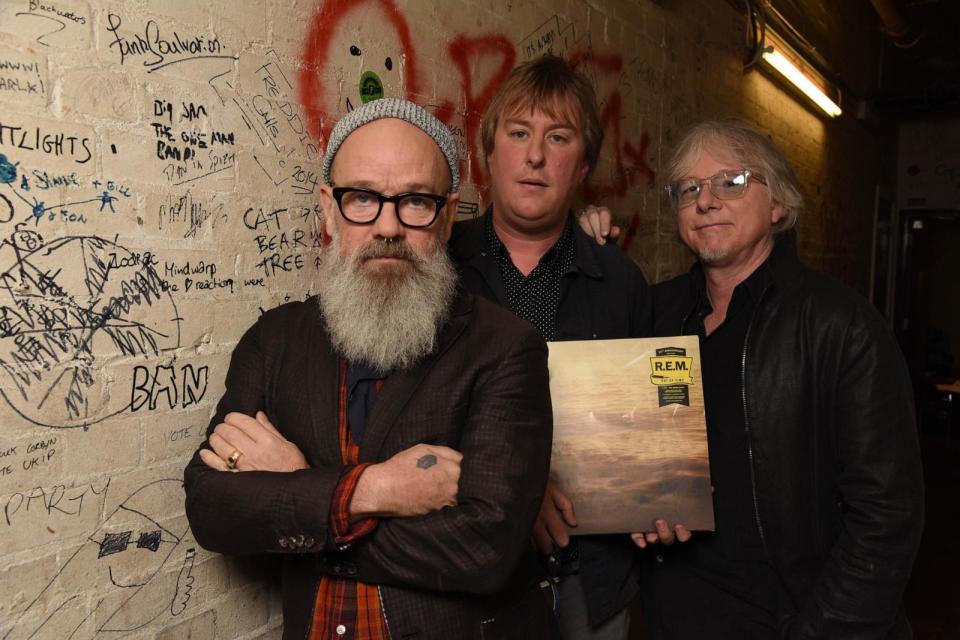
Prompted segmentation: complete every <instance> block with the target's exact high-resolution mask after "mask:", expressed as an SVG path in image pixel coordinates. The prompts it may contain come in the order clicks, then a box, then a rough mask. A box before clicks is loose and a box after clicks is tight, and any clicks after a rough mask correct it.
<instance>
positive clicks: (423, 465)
mask: <svg viewBox="0 0 960 640" xmlns="http://www.w3.org/2000/svg"><path fill="white" fill-rule="evenodd" d="M435 464H437V456H435V455H433V454H432V453H428V454H427V455H425V456H420V457H419V458H417V468H418V469H429V468H430V467H432V466H433V465H435Z"/></svg>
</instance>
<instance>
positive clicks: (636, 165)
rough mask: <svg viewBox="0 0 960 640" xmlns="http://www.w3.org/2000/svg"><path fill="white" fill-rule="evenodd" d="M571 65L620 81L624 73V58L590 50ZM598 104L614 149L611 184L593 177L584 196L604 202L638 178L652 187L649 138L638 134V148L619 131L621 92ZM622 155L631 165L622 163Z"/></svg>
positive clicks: (653, 173)
mask: <svg viewBox="0 0 960 640" xmlns="http://www.w3.org/2000/svg"><path fill="white" fill-rule="evenodd" d="M570 63H571V64H573V65H575V66H578V67H579V66H581V65H582V66H584V67H589V68H590V69H591V70H593V71H595V72H596V75H597V76H601V75H602V76H615V77H616V79H619V76H620V74H621V73H622V72H623V58H622V57H621V56H620V55H619V54H616V53H611V54H599V55H598V54H595V53H592V52H589V51H578V52H576V53H574V54H572V55H571V56H570ZM598 97H600V96H598ZM601 104H602V105H603V106H602V107H601V109H600V124H601V126H602V127H603V131H604V136H605V138H606V142H607V149H612V150H613V154H614V168H613V176H612V180H611V182H609V183H600V182H598V181H597V180H596V176H594V179H592V180H591V181H590V182H588V183H587V184H586V186H585V187H584V197H585V198H586V199H587V200H589V201H591V202H605V201H608V200H609V199H611V198H614V197H621V196H624V195H626V193H627V189H628V188H630V187H632V186H634V185H635V184H636V183H637V180H638V179H639V178H640V177H644V178H646V185H647V186H648V187H649V186H653V181H654V179H655V178H656V175H657V174H656V171H654V169H653V167H651V166H650V165H649V163H648V162H647V159H646V156H647V153H648V150H649V148H650V136H649V135H647V133H646V132H643V133H641V134H640V144H639V149H638V148H637V147H636V146H634V144H633V143H632V142H631V141H630V140H624V139H623V133H622V131H621V129H620V122H621V121H622V120H623V118H624V115H623V97H622V95H621V93H620V91H619V90H618V89H613V90H611V91H610V92H609V93H608V94H607V95H606V96H605V97H603V99H602V100H601ZM624 156H626V159H627V162H629V163H630V164H627V163H626V162H624ZM624 239H626V238H624Z"/></svg>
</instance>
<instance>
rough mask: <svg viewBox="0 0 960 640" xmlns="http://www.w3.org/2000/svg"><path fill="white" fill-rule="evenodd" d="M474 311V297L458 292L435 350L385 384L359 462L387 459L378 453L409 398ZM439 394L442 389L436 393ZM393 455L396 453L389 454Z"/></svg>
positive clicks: (369, 423)
mask: <svg viewBox="0 0 960 640" xmlns="http://www.w3.org/2000/svg"><path fill="white" fill-rule="evenodd" d="M472 310H473V297H472V296H471V295H470V294H467V293H464V292H462V291H459V292H458V293H457V297H456V298H455V299H454V303H453V309H452V310H451V314H450V320H448V321H447V323H446V324H445V325H444V326H443V328H442V329H441V331H440V336H439V339H438V340H437V348H436V349H434V351H433V353H431V354H430V355H429V356H427V357H426V358H424V359H423V360H422V361H421V362H419V363H417V364H416V365H415V366H414V367H413V368H411V369H408V370H406V371H400V372H397V373H393V374H391V375H389V376H388V377H387V379H386V380H384V383H383V387H381V389H380V392H379V393H378V394H377V401H376V402H375V403H374V405H373V411H371V412H370V418H369V419H368V421H367V429H366V434H365V435H364V437H363V443H362V444H361V445H360V462H376V461H382V460H385V459H386V458H387V457H389V456H387V455H386V454H385V453H383V452H381V448H382V447H383V443H384V440H386V437H387V435H388V434H389V433H390V429H391V428H392V427H393V425H394V423H395V422H396V421H397V417H398V416H399V415H400V414H401V413H402V412H403V410H404V408H405V407H406V406H407V403H408V402H409V401H410V398H411V397H412V396H413V394H414V392H416V390H417V388H418V387H419V386H420V383H421V382H422V381H423V379H424V377H426V375H427V373H429V372H430V369H431V368H433V365H434V364H435V363H436V361H437V359H438V358H439V357H440V356H441V355H442V354H443V353H444V352H445V351H446V350H447V349H448V348H450V345H452V344H453V343H454V342H455V341H456V340H457V337H459V335H460V334H461V333H462V332H463V330H464V329H465V328H466V326H467V324H469V322H470V318H471V312H472ZM451 373H453V372H451ZM436 391H437V392H438V393H440V392H442V391H443V390H442V389H437V390H436ZM392 453H396V452H391V454H390V455H392Z"/></svg>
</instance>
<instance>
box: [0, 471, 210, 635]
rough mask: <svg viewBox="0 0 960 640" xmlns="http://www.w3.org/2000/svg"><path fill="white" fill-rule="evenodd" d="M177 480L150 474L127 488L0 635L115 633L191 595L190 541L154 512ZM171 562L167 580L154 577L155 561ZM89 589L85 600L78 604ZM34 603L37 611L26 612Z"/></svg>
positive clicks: (157, 572)
mask: <svg viewBox="0 0 960 640" xmlns="http://www.w3.org/2000/svg"><path fill="white" fill-rule="evenodd" d="M182 486H183V482H182V481H181V480H179V479H176V480H175V479H163V480H155V481H153V482H150V483H147V484H145V485H143V486H141V487H140V488H138V489H137V490H136V491H134V492H133V493H132V494H130V495H129V496H128V497H127V498H126V499H125V500H123V502H122V503H121V504H120V506H119V507H117V509H116V510H115V511H113V512H112V513H111V514H110V515H109V516H108V517H107V518H106V520H104V522H103V523H102V524H100V526H98V527H97V528H96V529H95V530H94V531H92V532H90V533H89V535H88V536H87V537H86V540H85V541H84V543H83V544H82V545H81V546H80V548H79V549H77V550H76V551H74V552H73V553H72V554H71V555H70V556H69V557H68V558H67V559H66V561H65V562H64V564H63V568H62V569H60V571H58V572H57V574H56V575H54V576H53V577H52V578H51V580H50V582H48V583H47V585H46V586H45V587H44V588H43V589H42V590H41V591H40V592H39V593H37V594H35V597H33V599H32V600H31V601H30V603H29V604H28V605H27V607H26V609H25V610H24V611H23V612H21V613H20V615H18V616H17V618H16V620H15V621H14V624H13V626H12V627H11V628H10V629H9V630H8V631H7V632H6V634H5V635H4V636H3V638H2V640H26V639H28V638H39V637H54V636H56V637H64V638H66V637H69V638H72V639H73V640H82V639H84V638H87V639H91V638H101V637H111V638H116V637H122V636H121V635H119V634H122V633H125V632H131V631H135V630H137V629H140V628H143V627H145V626H147V625H148V624H150V623H151V622H153V621H154V620H156V619H158V618H160V617H162V616H179V615H180V614H182V613H183V612H184V611H185V610H186V609H187V607H188V606H189V602H190V599H191V597H192V596H193V590H194V582H195V577H194V576H193V567H194V562H195V558H196V548H195V547H193V546H191V545H192V544H195V543H193V540H192V537H191V535H190V533H189V530H188V529H187V525H186V522H185V521H183V520H182V519H181V520H179V524H176V525H173V524H170V523H164V522H161V520H160V517H159V516H158V515H157V509H158V508H159V505H161V504H163V501H164V500H168V499H169V494H170V493H175V494H176V493H179V494H182ZM106 491H107V487H104V488H103V489H102V493H105V492H106ZM8 520H9V516H8ZM177 568H179V569H178V571H177V578H176V580H175V581H172V580H164V579H162V575H163V572H162V571H161V570H162V569H169V570H170V571H173V570H174V569H177ZM91 592H92V593H94V594H95V596H94V598H93V602H92V603H91V605H90V606H89V607H87V606H84V603H85V602H86V598H87V596H88V594H89V593H91ZM38 610H39V611H40V612H42V613H44V614H45V615H41V616H37V615H32V614H35V613H36V612H37V611H38Z"/></svg>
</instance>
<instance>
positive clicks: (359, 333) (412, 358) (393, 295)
mask: <svg viewBox="0 0 960 640" xmlns="http://www.w3.org/2000/svg"><path fill="white" fill-rule="evenodd" d="M387 256H390V257H397V258H404V259H407V260H410V261H411V263H412V268H411V265H406V266H399V265H396V266H394V265H390V266H382V267H379V268H376V269H374V268H370V267H366V266H364V259H365V258H372V257H387ZM319 271H320V273H319V276H320V284H319V295H318V298H319V301H320V313H321V315H322V316H323V321H324V323H325V324H326V327H327V332H328V333H329V334H330V340H331V343H332V344H333V347H334V349H335V350H336V352H337V353H339V354H340V355H342V356H344V357H345V358H346V359H347V360H350V361H361V362H365V363H366V364H368V365H371V366H373V367H375V368H376V369H378V370H380V371H381V372H383V373H386V372H388V371H394V370H400V369H406V368H408V367H410V366H411V365H413V364H414V363H416V362H417V361H419V360H420V359H422V358H423V357H425V356H426V355H428V354H429V353H430V352H432V351H433V348H434V345H435V342H436V338H437V333H438V331H439V329H440V327H441V326H442V325H443V323H444V322H446V320H447V318H448V317H449V314H450V305H451V303H452V302H453V297H454V295H455V293H456V287H457V272H456V269H455V268H454V267H453V264H452V263H451V261H450V258H449V257H448V256H447V252H446V251H445V250H444V247H443V246H442V245H441V246H438V247H437V248H436V251H435V252H434V254H433V256H431V257H429V258H425V257H423V256H421V255H419V254H418V253H417V252H416V251H414V250H413V249H412V248H411V247H410V245H409V244H407V242H406V241H404V240H398V241H395V242H392V243H385V242H383V241H380V240H378V241H375V242H372V243H370V244H368V245H367V246H365V247H363V248H361V249H360V250H359V251H357V253H355V254H354V255H353V256H344V255H342V254H341V250H340V241H339V238H337V237H334V238H333V242H332V243H331V244H330V246H329V247H328V248H327V249H326V250H325V251H324V252H323V254H322V255H321V258H320V268H319Z"/></svg>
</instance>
